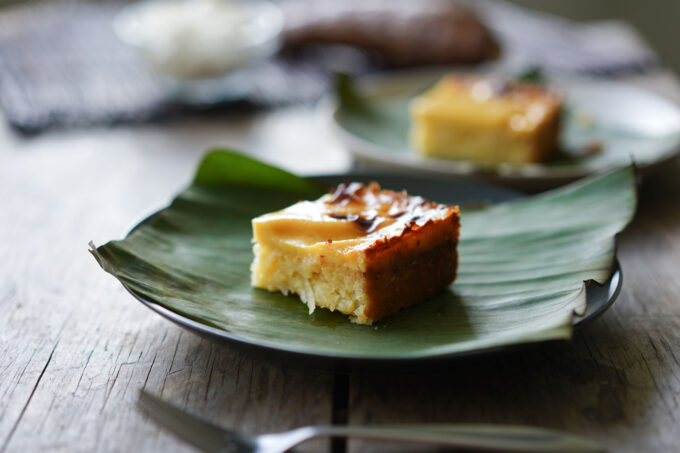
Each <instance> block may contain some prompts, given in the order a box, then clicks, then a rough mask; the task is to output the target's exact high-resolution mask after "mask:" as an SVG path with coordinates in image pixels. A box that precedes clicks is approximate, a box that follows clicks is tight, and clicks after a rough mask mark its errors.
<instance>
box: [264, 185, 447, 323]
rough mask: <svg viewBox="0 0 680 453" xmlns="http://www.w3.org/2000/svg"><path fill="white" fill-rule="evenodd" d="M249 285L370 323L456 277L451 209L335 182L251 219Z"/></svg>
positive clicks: (369, 187) (399, 194)
mask: <svg viewBox="0 0 680 453" xmlns="http://www.w3.org/2000/svg"><path fill="white" fill-rule="evenodd" d="M252 223H253V236H254V238H253V241H254V243H255V245H254V252H255V260H254V261H253V263H252V266H251V272H252V285H253V286H255V287H258V288H263V289H267V290H270V291H281V292H282V293H284V294H288V293H295V294H298V295H299V296H300V298H301V299H302V301H303V302H305V303H306V304H307V305H308V306H309V312H310V313H312V311H313V310H314V308H315V307H324V308H327V309H329V310H338V311H340V312H341V313H344V314H347V315H349V316H350V318H351V319H352V320H353V321H355V322H357V323H360V324H371V323H372V322H374V321H377V320H379V319H382V318H383V317H385V316H388V315H391V314H393V313H396V312H397V311H399V310H400V309H402V308H404V307H407V306H410V305H413V304H415V303H417V302H420V301H422V300H424V299H426V298H428V297H430V296H432V295H433V294H435V293H436V292H438V291H440V290H441V289H443V288H445V287H447V286H448V285H450V284H451V283H452V282H453V280H454V279H455V277H456V268H457V264H458V255H457V252H456V245H457V243H458V230H459V209H458V207H457V206H446V205H442V204H437V203H432V202H429V201H427V200H425V199H423V198H422V197H418V196H409V195H407V194H406V193H405V192H392V191H388V190H381V189H380V186H379V185H378V184H376V183H370V184H369V185H364V184H360V183H351V184H348V185H345V184H341V185H339V186H338V187H336V188H334V189H333V190H331V192H330V193H329V194H327V195H324V196H322V197H321V198H319V199H318V200H316V201H301V202H299V203H296V204H294V205H292V206H289V207H287V208H285V209H283V210H282V211H278V212H273V213H269V214H265V215H262V216H260V217H257V218H255V219H253V221H252Z"/></svg>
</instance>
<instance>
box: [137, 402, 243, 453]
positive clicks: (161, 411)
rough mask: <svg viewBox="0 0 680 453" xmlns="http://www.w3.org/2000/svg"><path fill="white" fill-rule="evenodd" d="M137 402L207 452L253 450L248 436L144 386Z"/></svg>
mask: <svg viewBox="0 0 680 453" xmlns="http://www.w3.org/2000/svg"><path fill="white" fill-rule="evenodd" d="M137 405H138V407H139V408H141V409H142V410H143V411H144V412H145V413H146V414H147V415H148V416H149V417H150V418H152V419H153V420H154V421H155V422H157V423H158V424H159V425H161V426H163V427H164V428H166V429H168V430H169V431H171V432H172V433H173V434H175V435H176V436H178V437H180V438H181V439H183V440H185V441H186V442H188V443H190V444H192V445H194V446H196V447H198V448H200V449H201V450H203V451H205V452H208V453H225V452H233V453H248V452H252V451H253V450H254V447H253V443H252V441H250V439H249V438H248V437H246V436H242V435H240V434H236V433H232V432H229V431H227V430H225V429H222V428H220V427H218V426H215V425H213V424H211V423H208V422H207V421H205V420H202V419H200V418H198V417H194V416H193V415H190V414H188V413H186V412H184V411H182V410H180V409H178V408H177V407H175V406H173V405H171V404H169V403H167V402H165V401H163V400H162V399H160V398H158V397H157V396H154V395H152V394H150V393H149V392H147V391H145V390H143V389H142V390H140V392H139V400H138V401H137Z"/></svg>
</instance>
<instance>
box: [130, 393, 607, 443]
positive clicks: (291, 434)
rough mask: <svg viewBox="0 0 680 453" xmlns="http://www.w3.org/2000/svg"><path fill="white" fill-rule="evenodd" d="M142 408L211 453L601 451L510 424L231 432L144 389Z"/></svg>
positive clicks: (566, 437) (563, 436) (567, 437)
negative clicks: (328, 441)
mask: <svg viewBox="0 0 680 453" xmlns="http://www.w3.org/2000/svg"><path fill="white" fill-rule="evenodd" d="M138 406H139V407H140V408H141V409H143V410H144V411H145V412H146V413H147V414H148V415H149V416H150V417H151V418H152V419H154V420H155V421H156V422H157V423H159V424H160V425H161V426H163V427H165V428H167V429H169V430H170V431H172V432H173V433H175V434H176V435H177V436H179V437H180V438H182V439H184V440H185V441H187V442H189V443H191V444H193V445H194V446H196V447H198V448H200V449H201V450H203V451H206V452H209V453H283V452H285V451H287V450H289V449H291V448H293V447H294V446H296V445H298V444H300V443H302V442H304V441H306V440H309V439H312V438H315V437H357V438H363V439H374V440H392V441H406V442H419V443H426V444H436V445H446V446H451V447H466V448H476V449H486V450H493V451H504V452H519V451H523V452H602V451H604V449H603V447H602V446H601V445H599V444H597V443H594V442H592V441H589V440H586V439H582V438H580V437H576V436H573V435H570V434H566V433H561V432H558V431H553V430H548V429H543V428H535V427H528V426H510V425H505V426H504V425H468V424H456V425H443V424H442V425H439V424H432V425H374V426H305V427H302V428H297V429H293V430H290V431H284V432H281V433H274V434H263V435H260V436H250V435H246V434H240V433H236V432H233V431H229V430H226V429H223V428H220V427H218V426H215V425H213V424H210V423H208V422H206V421H204V420H201V419H199V418H197V417H195V416H193V415H190V414H188V413H186V412H184V411H182V410H180V409H178V408H177V407H175V406H173V405H171V404H169V403H166V402H165V401H163V400H162V399H160V398H158V397H156V396H154V395H151V394H150V393H148V392H146V391H144V390H142V391H141V392H140V396H139V401H138Z"/></svg>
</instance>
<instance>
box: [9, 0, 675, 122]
mask: <svg viewBox="0 0 680 453" xmlns="http://www.w3.org/2000/svg"><path fill="white" fill-rule="evenodd" d="M126 3H129V2H114V1H90V2H86V1H71V0H40V1H36V2H20V1H17V0H0V107H1V108H2V110H3V111H4V113H5V117H6V119H7V120H8V122H9V123H10V124H11V125H12V126H13V128H14V129H15V130H18V131H21V132H25V133H35V132H41V131H42V130H45V129H47V128H49V127H52V126H89V125H102V124H103V125H107V124H116V123H136V122H137V123H141V122H146V121H150V120H157V119H160V118H165V117H170V116H175V115H177V114H178V113H182V114H185V113H187V112H189V111H191V112H195V111H197V110H198V111H205V110H208V109H210V110H215V109H216V108H224V107H226V108H229V109H232V110H233V109H237V110H239V111H243V110H244V109H249V108H270V107H278V106H283V105H291V104H302V103H312V102H315V101H317V100H318V99H319V98H320V97H321V96H322V95H323V94H325V93H327V92H329V91H330V90H331V89H332V87H333V84H334V76H335V74H336V73H347V74H350V75H361V74H370V73H372V72H377V71H383V70H390V69H399V68H405V67H413V66H422V65H461V66H465V67H472V66H474V65H477V64H480V63H481V64H483V65H487V66H488V65H495V66H496V67H500V68H502V69H503V70H504V71H506V72H508V73H512V74H517V73H520V72H522V71H526V70H528V69H530V68H532V67H539V68H540V69H542V70H543V71H544V72H546V73H547V74H548V75H557V76H572V75H575V76H590V77H609V78H616V77H630V76H636V75H645V74H650V73H652V72H654V71H658V70H659V69H660V68H661V69H662V68H669V69H671V70H675V71H676V72H677V71H680V53H678V52H676V51H675V49H674V47H675V44H676V43H677V42H678V41H679V40H680V29H678V27H677V26H676V23H675V22H676V20H677V18H680V2H677V1H673V0H658V1H655V2H652V3H650V2H644V3H643V2H638V1H634V0H619V1H616V0H600V1H587V0H575V1H539V0H507V1H494V0H477V1H467V2H464V1H461V2H447V1H446V0H443V1H442V0H429V1H426V2H417V1H409V0H394V1H391V2H390V1H386V0H374V1H371V2H366V1H357V0H350V1H346V2H345V1H343V2H333V1H328V0H278V1H276V2H275V3H277V4H279V5H280V6H281V9H282V12H281V11H278V9H277V8H276V7H273V9H274V11H272V10H271V9H272V8H269V7H271V5H269V6H267V4H266V3H267V2H256V1H250V2H248V1H241V2H240V4H241V5H242V6H244V5H245V6H244V8H241V11H240V12H238V11H237V10H238V9H239V8H236V9H234V10H233V11H228V9H229V8H222V9H221V10H220V11H218V10H216V9H214V8H215V5H216V4H218V3H219V2H215V1H214V0H194V1H193V2H191V6H190V7H187V6H186V5H188V4H189V2H155V3H157V4H158V3H164V4H165V5H169V4H172V3H174V4H175V5H179V6H176V7H168V8H165V7H163V8H160V9H159V8H152V9H153V11H151V9H149V8H146V9H147V10H148V11H146V10H145V9H144V8H145V6H144V5H148V3H149V2H137V3H136V4H133V6H132V7H130V8H127V10H130V11H127V14H118V15H116V13H118V12H119V11H120V10H121V8H122V7H123V6H124V5H125V4H126ZM454 3H458V4H463V5H465V4H467V5H468V6H469V8H457V7H454V6H452V5H453V4H454ZM180 4H183V5H180ZM140 5H141V7H139V6H140ZM433 5H438V6H433ZM268 8H269V9H268ZM218 9H219V8H218ZM247 9H250V10H252V11H250V12H249V13H248V12H247V11H245V10H247ZM255 10H257V11H255ZM235 11H237V12H238V14H242V13H244V11H245V13H244V14H246V15H247V14H251V17H258V18H259V19H258V20H257V21H250V22H248V21H246V22H243V20H244V19H243V17H236V16H237V15H238V14H236V13H235ZM189 16H192V17H193V19H192V20H193V22H192V23H193V24H194V26H193V29H191V27H189V28H187V26H188V25H191V24H190V23H189V22H191V21H190V20H185V19H187V17H189ZM244 17H245V16H244ZM248 20H250V19H248ZM230 21H231V22H230ZM112 24H113V25H114V26H113V27H112ZM196 24H200V26H198V27H196V26H195V25H196ZM222 24H228V25H226V26H222ZM253 39H254V40H259V41H258V43H257V45H252V42H254V41H252V40H253ZM239 40H240V41H239ZM249 40H250V41H249ZM251 41H252V42H251ZM235 42H236V43H239V42H240V43H241V44H238V45H237V44H234V43H235ZM216 43H221V44H219V45H218V44H216ZM247 43H250V44H247ZM239 45H240V46H241V48H239ZM220 46H221V47H220ZM279 49H280V50H281V51H280V52H279ZM484 68H485V66H480V69H482V70H483V69H484ZM150 69H151V70H150Z"/></svg>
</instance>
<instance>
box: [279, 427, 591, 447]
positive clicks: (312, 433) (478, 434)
mask: <svg viewBox="0 0 680 453" xmlns="http://www.w3.org/2000/svg"><path fill="white" fill-rule="evenodd" d="M281 434H283V433H281ZM286 434H289V435H291V437H289V439H291V440H293V438H296V442H295V443H294V444H293V445H290V447H288V448H292V447H293V446H295V445H297V444H299V443H301V442H304V441H305V440H308V439H312V438H315V437H356V438H363V439H373V440H395V441H407V442H418V443H427V444H435V445H446V446H453V447H468V448H481V449H488V450H495V451H504V452H519V451H524V452H553V453H558V452H559V453H561V452H564V453H566V452H570V453H573V452H589V453H590V452H602V451H604V448H603V447H602V445H600V444H597V443H595V442H592V441H590V440H587V439H583V438H581V437H578V436H574V435H571V434H567V433H562V432H559V431H554V430H549V429H544V428H537V427H529V426H513V425H468V424H449V425H444V424H432V425H376V426H314V427H304V428H298V429H295V430H292V431H289V432H288V433H286Z"/></svg>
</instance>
